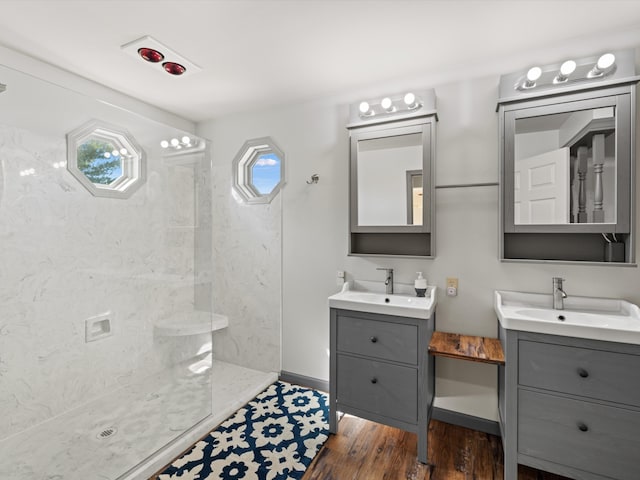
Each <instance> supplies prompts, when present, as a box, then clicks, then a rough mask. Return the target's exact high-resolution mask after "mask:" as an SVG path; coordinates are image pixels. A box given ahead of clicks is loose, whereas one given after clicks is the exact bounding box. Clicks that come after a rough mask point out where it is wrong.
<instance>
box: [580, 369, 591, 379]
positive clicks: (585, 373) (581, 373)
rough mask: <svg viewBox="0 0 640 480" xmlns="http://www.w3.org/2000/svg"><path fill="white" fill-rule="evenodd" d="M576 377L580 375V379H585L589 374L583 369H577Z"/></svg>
mask: <svg viewBox="0 0 640 480" xmlns="http://www.w3.org/2000/svg"><path fill="white" fill-rule="evenodd" d="M578 375H580V376H581V377H582V378H587V377H588V376H589V372H587V371H586V370H585V369H584V368H579V369H578Z"/></svg>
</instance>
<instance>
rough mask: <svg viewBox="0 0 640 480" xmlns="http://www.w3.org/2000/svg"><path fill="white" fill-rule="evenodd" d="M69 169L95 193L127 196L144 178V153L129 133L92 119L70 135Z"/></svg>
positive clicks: (98, 194)
mask: <svg viewBox="0 0 640 480" xmlns="http://www.w3.org/2000/svg"><path fill="white" fill-rule="evenodd" d="M67 169H68V170H69V172H70V173H71V174H72V175H73V176H74V177H76V179H77V180H78V181H79V182H80V183H81V184H82V185H84V187H85V188H86V189H87V190H89V191H90V192H91V193H92V194H93V195H96V196H102V197H120V198H127V197H129V196H130V195H131V194H132V193H133V192H134V191H135V190H137V189H138V188H140V186H141V185H142V184H143V183H144V181H145V172H144V152H143V150H142V148H141V147H140V146H139V145H138V144H137V142H136V141H135V139H134V138H133V137H132V136H131V134H130V133H129V132H127V131H126V130H124V129H120V128H119V127H116V126H113V125H108V124H106V123H104V122H98V121H92V122H89V123H87V124H85V125H83V126H81V127H80V128H77V129H76V130H74V131H72V132H70V133H68V134H67Z"/></svg>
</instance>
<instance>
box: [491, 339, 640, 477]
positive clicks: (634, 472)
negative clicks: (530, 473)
mask: <svg viewBox="0 0 640 480" xmlns="http://www.w3.org/2000/svg"><path fill="white" fill-rule="evenodd" d="M500 340H501V342H502V346H503V348H504V351H505V360H506V365H505V366H504V367H499V370H498V371H499V378H498V380H499V412H500V426H501V429H502V440H503V446H504V454H505V480H517V468H518V463H521V464H523V465H529V466H531V467H534V468H538V469H541V470H545V471H549V472H553V473H556V474H559V475H564V476H567V477H570V478H576V479H588V480H604V479H609V480H610V479H616V480H637V479H638V478H640V461H639V456H640V435H639V434H638V432H639V431H640V346H637V345H629V344H621V343H614V342H604V341H598V340H587V339H577V338H572V337H561V336H556V335H547V334H537V333H529V332H521V331H515V330H505V329H503V328H502V327H500Z"/></svg>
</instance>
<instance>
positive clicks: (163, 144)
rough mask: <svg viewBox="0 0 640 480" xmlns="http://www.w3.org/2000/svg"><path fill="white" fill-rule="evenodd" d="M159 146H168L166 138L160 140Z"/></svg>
mask: <svg viewBox="0 0 640 480" xmlns="http://www.w3.org/2000/svg"><path fill="white" fill-rule="evenodd" d="M160 147H162V148H169V142H167V141H166V140H162V141H161V142H160Z"/></svg>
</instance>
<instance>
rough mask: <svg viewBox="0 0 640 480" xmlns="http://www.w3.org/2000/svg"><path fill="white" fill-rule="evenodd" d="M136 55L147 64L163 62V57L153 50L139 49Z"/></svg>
mask: <svg viewBox="0 0 640 480" xmlns="http://www.w3.org/2000/svg"><path fill="white" fill-rule="evenodd" d="M138 55H140V56H141V57H142V58H144V59H145V60H146V61H147V62H151V63H158V62H161V61H162V60H164V55H163V54H162V53H160V52H159V51H158V50H154V49H153V48H145V47H142V48H139V49H138Z"/></svg>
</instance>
